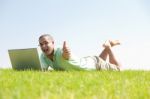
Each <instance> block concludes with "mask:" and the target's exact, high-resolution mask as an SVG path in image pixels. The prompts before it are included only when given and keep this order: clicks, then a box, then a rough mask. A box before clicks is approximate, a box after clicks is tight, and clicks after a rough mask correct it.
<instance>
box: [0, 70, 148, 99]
mask: <svg viewBox="0 0 150 99" xmlns="http://www.w3.org/2000/svg"><path fill="white" fill-rule="evenodd" d="M149 97H150V71H131V70H130V71H129V70H128V71H121V72H113V71H70V72H61V71H59V72H58V71H53V72H50V71H48V72H41V71H15V70H11V69H0V99H148V98H149Z"/></svg>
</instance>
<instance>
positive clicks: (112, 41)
mask: <svg viewBox="0 0 150 99" xmlns="http://www.w3.org/2000/svg"><path fill="white" fill-rule="evenodd" d="M109 42H110V45H111V47H113V46H116V45H120V42H119V40H109Z"/></svg>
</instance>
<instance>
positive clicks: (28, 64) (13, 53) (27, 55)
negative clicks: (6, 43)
mask: <svg viewBox="0 0 150 99" xmlns="http://www.w3.org/2000/svg"><path fill="white" fill-rule="evenodd" d="M8 53H9V57H10V61H11V65H12V68H13V69H16V70H41V63H40V59H39V51H38V49H37V48H27V49H11V50H8Z"/></svg>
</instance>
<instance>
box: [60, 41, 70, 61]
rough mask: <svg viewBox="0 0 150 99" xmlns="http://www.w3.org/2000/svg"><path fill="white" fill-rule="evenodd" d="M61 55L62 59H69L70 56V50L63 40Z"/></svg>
mask: <svg viewBox="0 0 150 99" xmlns="http://www.w3.org/2000/svg"><path fill="white" fill-rule="evenodd" d="M62 56H63V58H64V59H66V60H69V59H70V57H71V51H70V49H69V47H68V46H67V45H66V41H64V43H63V53H62Z"/></svg>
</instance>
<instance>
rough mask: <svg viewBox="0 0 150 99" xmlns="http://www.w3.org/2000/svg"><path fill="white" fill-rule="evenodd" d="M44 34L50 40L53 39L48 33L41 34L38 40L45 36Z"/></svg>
mask: <svg viewBox="0 0 150 99" xmlns="http://www.w3.org/2000/svg"><path fill="white" fill-rule="evenodd" d="M46 36H48V37H49V38H50V39H51V40H52V41H54V39H53V37H52V36H51V35H50V34H43V35H41V36H40V37H39V40H40V39H41V38H43V37H46Z"/></svg>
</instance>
